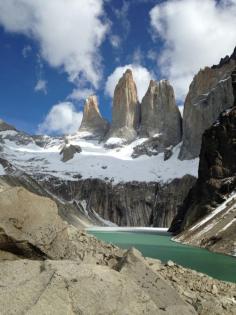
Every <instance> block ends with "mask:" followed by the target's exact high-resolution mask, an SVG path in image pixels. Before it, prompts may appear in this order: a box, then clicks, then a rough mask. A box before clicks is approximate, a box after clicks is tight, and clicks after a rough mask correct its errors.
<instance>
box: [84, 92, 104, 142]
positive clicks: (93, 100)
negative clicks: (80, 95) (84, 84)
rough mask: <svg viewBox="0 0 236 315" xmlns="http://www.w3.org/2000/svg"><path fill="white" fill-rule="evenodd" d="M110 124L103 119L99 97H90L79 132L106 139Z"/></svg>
mask: <svg viewBox="0 0 236 315" xmlns="http://www.w3.org/2000/svg"><path fill="white" fill-rule="evenodd" d="M108 128H109V123H108V122H107V121H106V120H105V119H104V118H102V116H101V113H100V111H99V107H98V101H97V97H96V96H95V95H93V96H90V97H89V98H88V99H87V100H86V101H85V105H84V112H83V119H82V122H81V126H80V128H79V132H88V133H92V134H93V135H94V136H99V137H104V135H105V134H106V132H107V131H108Z"/></svg>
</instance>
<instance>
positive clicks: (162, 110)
mask: <svg viewBox="0 0 236 315" xmlns="http://www.w3.org/2000/svg"><path fill="white" fill-rule="evenodd" d="M156 134H159V135H160V137H161V142H163V146H165V147H166V146H170V145H176V144H178V143H179V142H180V141H181V137H182V118H181V114H180V112H179V109H178V107H177V106H176V102H175V96H174V90H173V88H172V86H171V85H170V84H169V82H168V81H167V80H163V81H160V82H156V81H151V82H150V85H149V88H148V90H147V93H146V95H145V96H144V98H143V100H142V104H141V125H140V135H141V136H144V137H150V136H154V135H156Z"/></svg>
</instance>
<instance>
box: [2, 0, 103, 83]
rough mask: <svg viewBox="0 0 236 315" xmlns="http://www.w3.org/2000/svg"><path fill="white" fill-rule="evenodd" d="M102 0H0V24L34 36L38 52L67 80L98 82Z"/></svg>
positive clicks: (6, 28)
mask: <svg viewBox="0 0 236 315" xmlns="http://www.w3.org/2000/svg"><path fill="white" fill-rule="evenodd" d="M102 16H103V0H70V1H68V0H50V1H47V0H33V1H32V0H17V1H16V0H7V1H6V0H0V24H1V25H3V26H4V28H5V30H6V31H8V32H14V33H21V34H25V35H27V36H29V37H32V38H34V39H35V40H36V41H37V42H38V43H39V45H40V51H41V52H40V53H41V56H42V57H43V58H44V60H46V61H47V62H48V63H49V64H50V65H51V66H52V67H55V68H62V69H63V70H64V71H65V72H66V73H67V74H68V77H69V80H70V81H72V82H74V83H76V82H77V80H79V79H80V78H81V77H82V78H84V79H85V80H87V81H89V82H90V83H92V84H93V85H94V86H95V87H97V86H98V83H99V80H100V76H101V69H100V56H99V46H100V45H101V43H102V41H103V40H104V37H105V34H106V33H107V31H108V23H106V22H103V21H102V19H101V17H102Z"/></svg>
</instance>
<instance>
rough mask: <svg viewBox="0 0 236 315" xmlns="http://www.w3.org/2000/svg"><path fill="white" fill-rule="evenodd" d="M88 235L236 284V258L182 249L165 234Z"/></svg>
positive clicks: (106, 232) (109, 232)
mask: <svg viewBox="0 0 236 315" xmlns="http://www.w3.org/2000/svg"><path fill="white" fill-rule="evenodd" d="M87 232H88V233H90V234H92V235H94V236H95V237H97V238H98V239H100V240H102V241H105V242H107V243H112V244H114V245H117V246H119V247H121V248H124V249H127V248H130V247H135V248H137V249H138V250H139V251H140V252H142V254H143V256H146V257H151V258H156V259H160V260H161V261H162V262H167V261H168V260H172V261H174V262H176V263H177V264H179V265H182V266H184V267H187V268H190V269H193V270H197V271H199V272H202V273H205V274H207V275H209V276H211V277H213V278H216V279H219V280H224V281H230V282H235V283H236V257H231V256H227V255H222V254H216V253H212V252H209V251H208V250H205V249H201V248H196V247H192V246H188V245H182V244H179V243H176V242H173V241H172V240H171V236H170V235H169V234H168V233H166V232H165V231H164V230H163V231H156V232H155V231H154V229H152V231H150V232H148V229H146V230H145V231H139V230H138V229H137V230H136V231H132V232H129V231H128V229H124V231H116V230H114V231H113V230H112V229H109V228H108V229H107V230H106V229H104V230H103V229H96V228H95V229H93V228H91V229H87Z"/></svg>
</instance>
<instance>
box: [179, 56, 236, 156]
mask: <svg viewBox="0 0 236 315" xmlns="http://www.w3.org/2000/svg"><path fill="white" fill-rule="evenodd" d="M235 66H236V60H235V58H234V55H232V56H231V58H229V59H228V61H227V62H221V64H220V65H219V66H215V67H213V68H208V67H207V68H205V69H204V70H200V71H199V73H198V74H197V75H196V76H195V77H194V79H193V82H192V83H191V85H190V88H189V93H188V95H187V97H186V100H185V105H184V114H183V145H182V148H181V151H180V155H179V158H180V159H181V160H184V159H192V158H195V157H197V156H199V153H200V148H201V139H202V134H203V133H204V131H205V130H206V129H207V128H209V127H210V126H211V125H212V124H213V123H214V122H215V120H216V119H217V118H218V116H219V114H220V113H221V112H222V111H224V110H225V109H227V108H230V107H232V106H233V103H234V97H233V89H232V78H231V74H232V71H233V70H234V68H235Z"/></svg>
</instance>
